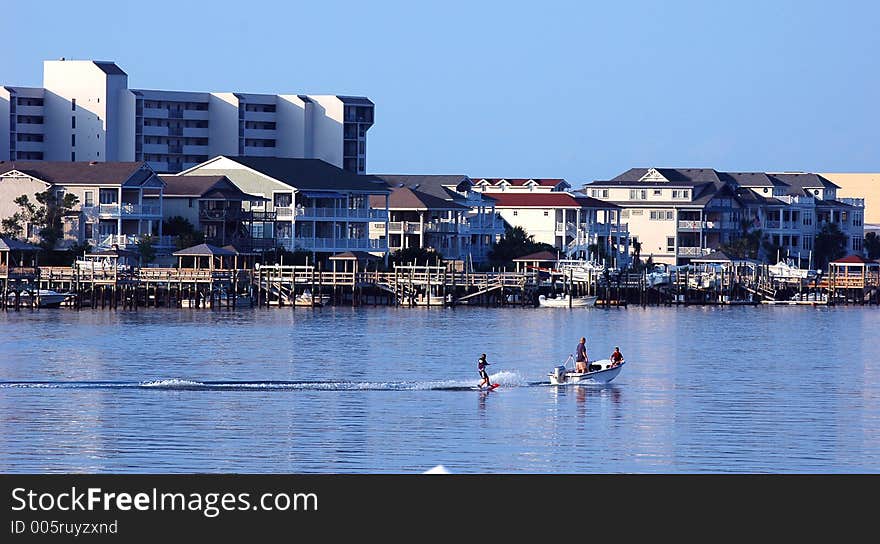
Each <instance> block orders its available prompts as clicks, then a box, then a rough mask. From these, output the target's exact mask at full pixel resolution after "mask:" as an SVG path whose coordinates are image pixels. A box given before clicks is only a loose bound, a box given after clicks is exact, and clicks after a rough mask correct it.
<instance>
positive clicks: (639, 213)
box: [631, 210, 645, 215]
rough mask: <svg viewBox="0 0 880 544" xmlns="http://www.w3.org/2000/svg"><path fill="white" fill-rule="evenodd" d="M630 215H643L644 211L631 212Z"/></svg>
mask: <svg viewBox="0 0 880 544" xmlns="http://www.w3.org/2000/svg"><path fill="white" fill-rule="evenodd" d="M631 214H632V215H645V210H632V212H631Z"/></svg>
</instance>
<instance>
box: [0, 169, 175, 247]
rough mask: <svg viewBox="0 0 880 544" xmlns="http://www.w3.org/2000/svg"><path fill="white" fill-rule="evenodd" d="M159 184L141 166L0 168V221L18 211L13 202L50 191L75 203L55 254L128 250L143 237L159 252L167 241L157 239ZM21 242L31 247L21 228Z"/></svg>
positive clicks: (30, 234)
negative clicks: (73, 248)
mask: <svg viewBox="0 0 880 544" xmlns="http://www.w3.org/2000/svg"><path fill="white" fill-rule="evenodd" d="M164 188H165V184H164V182H163V181H162V180H161V179H160V178H159V176H157V175H156V173H155V172H154V171H153V169H152V168H150V166H149V165H147V164H146V163H144V162H112V163H108V162H104V163H99V162H91V163H89V162H74V163H72V162H49V161H41V162H29V161H13V162H5V161H4V162H0V218H7V217H10V216H12V215H13V214H15V213H16V212H18V211H19V207H18V205H17V204H15V203H14V200H15V199H16V198H17V197H19V196H21V195H28V196H29V199H30V201H31V202H36V197H35V195H36V193H40V192H43V191H46V190H50V191H54V192H55V193H56V196H58V197H60V196H63V195H64V194H68V193H70V194H74V195H76V197H77V199H78V201H79V203H78V204H77V206H76V207H75V208H74V210H73V212H74V213H72V214H70V215H68V216H66V217H65V218H64V225H63V229H64V236H63V240H61V241H60V242H59V244H58V247H59V248H64V247H69V246H70V245H72V244H74V243H79V244H82V243H88V244H90V245H91V246H92V247H95V248H99V249H109V248H110V247H112V246H113V245H117V246H119V247H121V248H125V247H133V246H135V245H136V244H137V242H138V241H139V240H140V238H141V237H142V236H144V235H151V236H155V237H157V238H156V245H157V247H159V248H170V247H171V246H172V241H171V239H170V238H169V237H167V236H163V235H162V205H163V199H162V193H163V191H164ZM24 227H25V232H24V233H23V234H24V238H26V239H27V240H29V241H37V239H38V236H37V233H36V232H35V229H33V228H31V227H30V226H28V225H26V226H24Z"/></svg>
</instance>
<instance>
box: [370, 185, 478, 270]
mask: <svg viewBox="0 0 880 544" xmlns="http://www.w3.org/2000/svg"><path fill="white" fill-rule="evenodd" d="M383 201H384V197H382V196H380V195H376V196H373V197H370V205H371V206H373V207H376V208H381V206H382V204H383ZM469 211H470V207H468V206H465V205H462V204H458V203H456V202H454V201H453V200H452V199H442V198H438V197H435V196H433V195H430V194H428V193H425V192H422V191H419V190H417V189H411V188H409V187H394V188H392V190H391V195H390V197H389V200H388V213H389V220H388V237H387V241H388V250H389V251H396V250H400V249H408V248H414V247H417V248H423V249H427V250H435V251H437V252H438V253H440V254H441V255H443V257H444V258H445V259H455V260H462V259H465V258H466V257H467V255H468V253H470V249H471V245H470V241H471V240H470V229H469V225H468V223H467V214H468V212H469ZM372 225H375V226H374V227H373V229H374V230H380V231H381V228H379V229H377V227H383V226H384V225H382V224H381V223H373V224H372Z"/></svg>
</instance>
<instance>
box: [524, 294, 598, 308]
mask: <svg viewBox="0 0 880 544" xmlns="http://www.w3.org/2000/svg"><path fill="white" fill-rule="evenodd" d="M598 299H599V297H598V296H586V297H569V295H561V296H558V297H556V298H547V297H545V296H544V295H541V296H539V297H538V306H540V307H541V308H569V307H571V308H585V307H587V306H593V305H595V304H596V300H598Z"/></svg>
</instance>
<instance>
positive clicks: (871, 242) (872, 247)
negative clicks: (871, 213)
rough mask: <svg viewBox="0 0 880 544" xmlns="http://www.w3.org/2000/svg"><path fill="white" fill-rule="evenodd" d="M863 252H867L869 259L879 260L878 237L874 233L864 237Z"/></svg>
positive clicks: (879, 245)
mask: <svg viewBox="0 0 880 544" xmlns="http://www.w3.org/2000/svg"><path fill="white" fill-rule="evenodd" d="M865 251H867V252H868V258H869V259H880V236H877V233H876V232H869V233H868V234H866V235H865Z"/></svg>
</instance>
